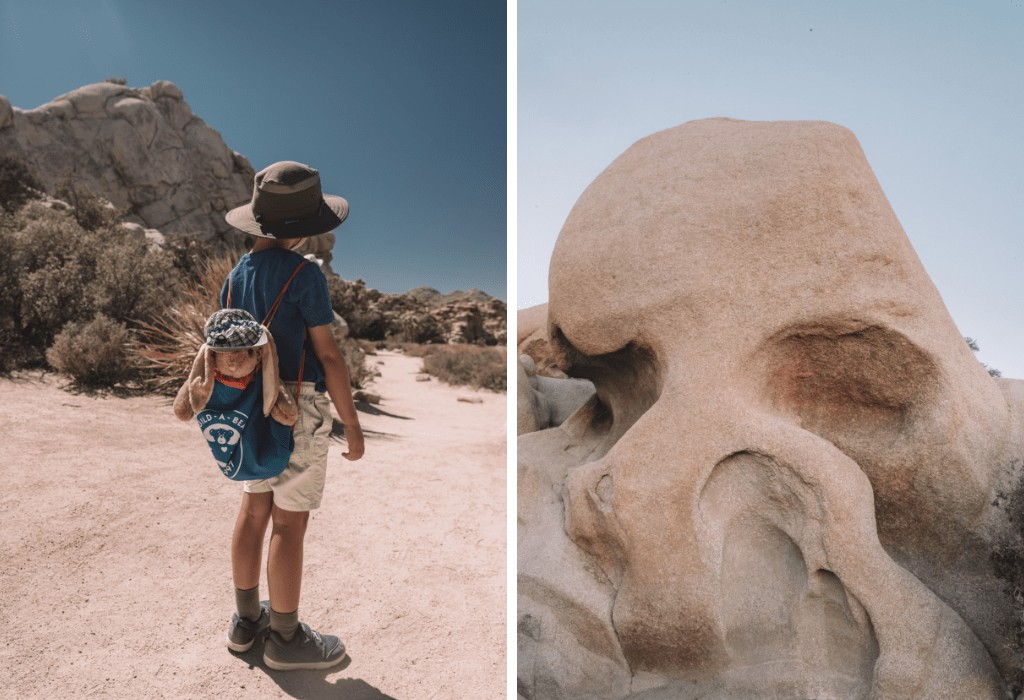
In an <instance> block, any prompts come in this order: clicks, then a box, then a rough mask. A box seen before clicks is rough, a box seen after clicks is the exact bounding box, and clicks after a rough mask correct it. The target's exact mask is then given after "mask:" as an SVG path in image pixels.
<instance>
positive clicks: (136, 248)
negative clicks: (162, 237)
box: [91, 229, 179, 323]
mask: <svg viewBox="0 0 1024 700" xmlns="http://www.w3.org/2000/svg"><path fill="white" fill-rule="evenodd" d="M110 233H111V235H110V236H109V238H108V239H107V240H108V243H107V244H106V245H102V246H100V248H99V250H98V251H97V255H96V277H95V279H94V280H93V283H92V285H91V296H92V303H93V305H94V306H95V308H96V310H97V311H99V312H100V313H104V314H106V315H107V316H110V317H111V318H114V319H116V320H119V321H125V322H129V323H134V322H136V321H149V320H151V319H153V318H154V317H156V315H158V314H159V313H161V310H162V309H163V307H164V306H165V305H166V304H167V300H168V294H169V293H170V292H171V291H172V290H174V288H175V287H176V286H177V285H178V283H179V278H178V276H177V275H175V274H174V270H173V267H172V265H171V260H170V256H169V255H168V254H167V253H165V252H163V251H160V250H150V247H149V244H148V243H146V241H145V240H140V239H138V238H134V237H132V236H130V235H125V234H124V232H122V231H120V230H119V229H117V230H112V231H110Z"/></svg>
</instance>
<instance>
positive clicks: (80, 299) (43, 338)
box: [0, 202, 175, 371]
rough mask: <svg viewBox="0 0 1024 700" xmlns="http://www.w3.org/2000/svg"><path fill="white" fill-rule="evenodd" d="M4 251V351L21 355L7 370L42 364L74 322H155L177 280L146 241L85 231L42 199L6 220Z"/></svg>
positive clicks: (110, 231) (0, 277)
mask: <svg viewBox="0 0 1024 700" xmlns="http://www.w3.org/2000/svg"><path fill="white" fill-rule="evenodd" d="M0 250H2V251H3V255H0V328H2V329H3V332H2V333H0V354H3V355H10V356H12V357H16V359H13V360H12V359H11V358H10V357H8V358H5V361H4V362H3V367H2V369H3V370H4V371H10V370H12V369H16V368H18V367H24V366H33V365H39V364H42V362H43V361H44V353H43V349H45V348H47V347H49V346H50V345H52V344H53V341H54V338H55V337H56V335H57V333H58V332H60V330H61V329H62V328H63V327H64V326H65V325H67V324H68V323H75V322H78V323H81V322H85V321H89V320H91V319H92V318H93V317H94V316H95V315H96V314H97V313H102V314H104V315H106V316H108V317H109V318H111V319H112V320H114V321H118V322H121V323H126V324H129V325H135V324H136V323H137V322H139V321H148V320H151V319H152V318H153V317H154V316H155V315H156V314H158V313H159V312H160V309H161V308H162V306H163V296H164V295H165V294H167V293H168V290H169V289H173V287H174V283H175V277H174V276H173V274H172V272H171V265H170V262H169V259H168V257H167V255H166V254H165V253H162V252H159V251H151V250H149V247H148V245H147V244H146V242H145V241H144V240H140V239H138V238H136V237H133V236H132V235H131V234H129V233H127V232H126V231H124V230H122V229H121V228H120V227H117V226H114V227H109V228H102V229H97V230H94V231H89V230H86V229H84V228H82V226H81V225H80V224H79V223H78V222H77V221H76V220H75V217H74V216H73V213H72V212H65V211H55V210H53V209H50V208H48V207H46V206H44V205H43V204H41V203H39V202H29V203H28V204H26V205H25V206H23V207H22V208H21V209H19V210H18V211H17V212H15V213H13V214H6V215H4V216H3V217H2V218H0Z"/></svg>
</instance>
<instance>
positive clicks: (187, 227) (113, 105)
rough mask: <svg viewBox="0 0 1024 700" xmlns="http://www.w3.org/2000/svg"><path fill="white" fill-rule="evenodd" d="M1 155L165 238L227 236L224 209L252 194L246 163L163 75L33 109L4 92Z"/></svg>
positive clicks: (52, 186)
mask: <svg viewBox="0 0 1024 700" xmlns="http://www.w3.org/2000/svg"><path fill="white" fill-rule="evenodd" d="M0 152H3V153H8V154H14V155H17V156H20V157H22V158H23V159H24V160H25V161H26V162H28V164H29V166H30V167H31V169H32V171H33V173H34V174H35V175H36V177H37V178H38V179H39V180H40V182H41V183H42V184H43V185H44V186H45V187H46V189H47V191H48V192H51V193H52V192H54V191H55V190H56V189H58V188H59V187H61V186H63V185H68V184H70V185H71V186H72V187H74V188H75V189H76V190H77V191H80V192H81V191H88V192H89V193H91V194H93V195H99V196H102V197H104V198H106V199H108V200H110V201H111V202H112V203H113V204H114V205H115V206H117V207H119V208H125V209H127V210H128V211H129V217H128V220H129V221H130V222H133V223H137V224H139V225H141V226H143V227H144V228H148V229H159V230H160V231H161V232H163V233H164V234H179V233H195V234H199V235H201V236H203V237H206V238H211V237H214V236H217V235H223V234H229V232H231V231H232V229H231V227H230V226H228V224H227V222H226V221H224V213H225V212H226V211H227V210H228V209H230V208H232V207H234V206H237V205H239V204H242V203H243V202H245V201H247V200H248V199H249V198H250V196H251V195H252V180H253V175H254V172H253V168H252V166H251V165H250V164H249V161H248V160H246V159H245V157H244V156H242V155H240V154H239V153H236V152H235V151H232V150H231V149H230V148H228V146H227V145H226V144H225V143H224V141H223V140H222V139H221V137H220V134H218V133H217V132H216V131H215V130H214V129H212V128H211V127H209V126H208V125H207V124H206V123H205V122H204V121H203V120H202V119H200V118H199V117H198V116H196V115H195V114H193V113H192V110H191V108H190V107H189V105H188V103H186V102H185V100H184V99H183V97H182V94H181V90H179V89H178V87H177V86H175V85H174V84H173V83H169V82H167V81H165V80H158V81H157V82H155V83H153V84H152V85H151V86H150V87H148V88H131V87H126V86H124V85H117V84H114V83H109V82H105V83H97V84H95V85H86V86H84V87H81V88H78V89H77V90H73V91H72V92H69V93H68V94H66V95H61V96H60V97H57V98H56V99H54V100H53V101H51V102H48V103H47V104H44V105H42V106H41V107H37V108H35V109H30V110H22V109H18V108H16V107H14V108H12V107H11V106H10V103H9V102H8V101H7V100H6V99H5V98H2V97H0ZM229 235H233V234H229Z"/></svg>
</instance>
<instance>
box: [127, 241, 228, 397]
mask: <svg viewBox="0 0 1024 700" xmlns="http://www.w3.org/2000/svg"><path fill="white" fill-rule="evenodd" d="M234 264H235V261H234V259H233V258H231V257H229V256H227V255H217V256H213V257H211V258H208V259H207V260H205V261H204V262H202V263H198V264H197V265H196V268H195V272H196V277H195V279H189V280H186V281H185V282H184V283H183V284H181V285H179V286H178V288H177V289H176V291H175V293H174V294H173V295H172V296H170V297H169V298H167V299H166V300H165V306H164V307H163V310H162V311H161V313H160V315H159V316H158V317H157V318H156V319H154V320H153V321H151V322H147V323H143V324H140V329H139V332H138V335H137V341H136V346H135V350H136V352H137V354H138V355H139V357H140V358H141V360H140V365H141V367H142V369H143V383H144V385H145V386H146V388H147V389H149V390H151V391H154V392H157V393H160V394H167V395H174V394H175V393H176V392H177V391H178V388H179V387H180V386H181V383H182V382H183V381H184V379H185V377H187V376H188V373H189V370H190V369H191V368H192V361H193V360H194V359H195V356H196V352H198V351H199V346H201V345H202V344H203V342H205V340H206V336H205V334H204V333H203V328H204V326H205V325H206V319H207V318H209V316H210V314H212V313H213V312H214V311H216V310H217V309H219V308H220V290H221V287H222V286H223V285H224V279H225V278H226V277H227V276H228V273H229V272H231V268H232V267H234Z"/></svg>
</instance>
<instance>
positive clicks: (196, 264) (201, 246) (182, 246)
mask: <svg viewBox="0 0 1024 700" xmlns="http://www.w3.org/2000/svg"><path fill="white" fill-rule="evenodd" d="M223 252H224V251H219V250H216V249H215V248H214V247H213V246H212V245H210V244H209V243H207V242H206V241H203V240H202V239H200V238H199V237H198V236H196V235H194V234H190V235H185V236H175V237H174V239H173V240H171V241H170V242H168V244H167V253H168V254H169V255H170V256H171V265H172V266H173V267H174V269H175V270H177V271H178V274H179V276H180V277H181V278H182V279H189V280H192V281H196V280H198V279H199V277H200V274H201V270H202V269H203V267H204V265H205V264H206V261H207V260H209V259H210V258H213V257H215V256H218V255H221V254H222V253H223Z"/></svg>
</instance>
